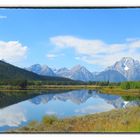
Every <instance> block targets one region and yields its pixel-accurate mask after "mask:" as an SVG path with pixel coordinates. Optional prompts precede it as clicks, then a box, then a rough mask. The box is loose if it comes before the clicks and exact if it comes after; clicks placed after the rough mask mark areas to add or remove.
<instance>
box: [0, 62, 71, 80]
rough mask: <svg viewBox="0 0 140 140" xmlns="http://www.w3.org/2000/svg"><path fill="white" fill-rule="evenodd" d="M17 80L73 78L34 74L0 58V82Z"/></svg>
mask: <svg viewBox="0 0 140 140" xmlns="http://www.w3.org/2000/svg"><path fill="white" fill-rule="evenodd" d="M17 80H39V81H44V80H45V81H60V82H62V81H63V82H66V81H67V82H71V81H73V80H71V79H68V78H64V77H52V76H43V75H39V74H36V73H34V72H31V71H27V70H25V69H22V68H19V67H17V66H14V65H11V64H9V63H7V62H5V61H2V60H0V82H3V81H4V82H5V81H8V82H9V81H12V82H13V81H17Z"/></svg>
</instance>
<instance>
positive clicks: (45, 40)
mask: <svg viewBox="0 0 140 140" xmlns="http://www.w3.org/2000/svg"><path fill="white" fill-rule="evenodd" d="M139 54H140V9H139V8H134V9H131V8H126V9H0V59H4V60H5V61H6V62H9V63H11V64H14V65H16V66H19V67H29V66H30V65H33V64H37V63H39V64H41V65H44V64H45V65H48V66H49V67H52V68H61V67H67V68H71V67H73V66H74V65H78V64H80V65H83V66H85V67H86V68H87V69H89V70H90V71H92V72H95V71H102V70H103V69H105V68H106V67H107V66H110V65H112V64H114V63H115V62H116V61H118V60H120V59H121V58H122V57H132V58H134V59H136V60H140V55H139Z"/></svg>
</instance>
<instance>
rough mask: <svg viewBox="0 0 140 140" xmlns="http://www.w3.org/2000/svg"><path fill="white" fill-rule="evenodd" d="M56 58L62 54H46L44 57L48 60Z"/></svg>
mask: <svg viewBox="0 0 140 140" xmlns="http://www.w3.org/2000/svg"><path fill="white" fill-rule="evenodd" d="M58 56H64V54H63V53H60V54H53V53H48V54H47V55H46V57H47V58H48V59H54V58H56V57H58Z"/></svg>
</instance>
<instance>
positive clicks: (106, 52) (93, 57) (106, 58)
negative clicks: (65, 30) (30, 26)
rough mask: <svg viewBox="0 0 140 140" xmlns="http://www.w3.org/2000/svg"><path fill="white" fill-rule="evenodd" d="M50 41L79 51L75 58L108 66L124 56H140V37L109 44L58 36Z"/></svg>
mask: <svg viewBox="0 0 140 140" xmlns="http://www.w3.org/2000/svg"><path fill="white" fill-rule="evenodd" d="M50 41H51V43H52V44H54V45H55V46H56V47H57V48H59V49H67V48H71V49H73V50H74V51H75V52H76V53H77V57H76V58H75V59H78V60H82V61H85V62H87V63H90V64H98V65H102V66H108V65H112V64H113V63H114V62H115V61H117V60H120V59H121V58H122V57H133V58H135V59H139V58H140V56H139V52H140V39H127V40H125V41H124V43H113V44H108V43H106V42H104V41H102V40H94V39H93V40H88V39H81V38H77V37H73V36H56V37H52V38H50Z"/></svg>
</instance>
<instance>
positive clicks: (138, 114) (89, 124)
mask: <svg viewBox="0 0 140 140" xmlns="http://www.w3.org/2000/svg"><path fill="white" fill-rule="evenodd" d="M14 132H36V133H37V132H140V107H130V108H125V109H121V110H112V111H109V112H104V113H97V114H93V115H86V116H79V117H72V118H66V119H58V118H57V117H55V116H45V117H44V118H43V119H42V121H41V122H31V123H29V124H28V125H27V126H25V127H22V128H19V129H17V130H14Z"/></svg>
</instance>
